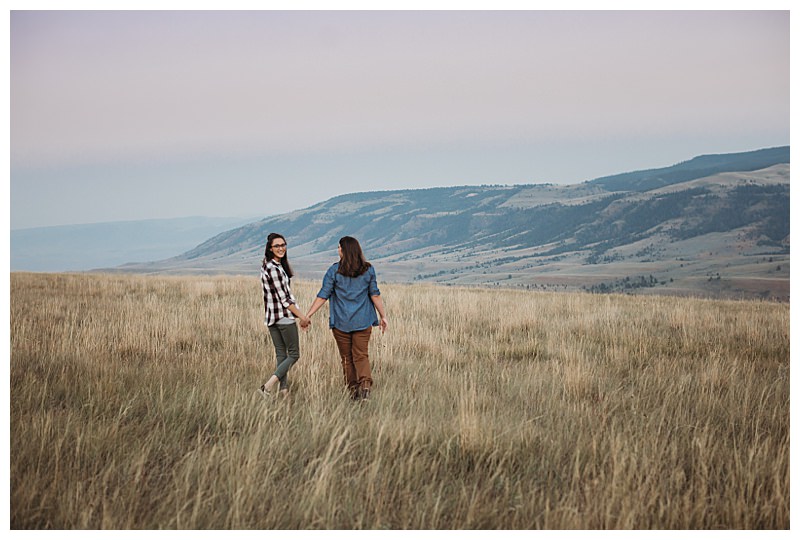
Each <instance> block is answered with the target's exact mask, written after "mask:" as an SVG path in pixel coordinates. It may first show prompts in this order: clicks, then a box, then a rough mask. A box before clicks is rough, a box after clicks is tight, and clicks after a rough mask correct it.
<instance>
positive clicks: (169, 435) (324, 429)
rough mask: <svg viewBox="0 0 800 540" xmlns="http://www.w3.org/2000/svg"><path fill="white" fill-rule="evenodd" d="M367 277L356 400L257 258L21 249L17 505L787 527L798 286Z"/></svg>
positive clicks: (213, 520)
mask: <svg viewBox="0 0 800 540" xmlns="http://www.w3.org/2000/svg"><path fill="white" fill-rule="evenodd" d="M317 287H318V284H317V283H310V282H298V283H295V284H294V288H295V292H296V295H297V297H298V300H299V303H300V306H301V308H302V309H303V310H305V309H307V308H308V306H309V305H310V303H311V301H312V300H313V297H314V295H315V293H316V290H317ZM382 293H383V298H384V301H385V303H386V307H387V310H388V313H389V322H390V328H389V331H388V332H387V333H386V334H385V335H381V334H380V333H379V332H376V333H373V339H372V342H371V345H370V347H371V359H372V365H373V376H374V379H375V386H374V390H373V399H372V400H371V401H370V402H368V403H365V404H362V405H358V404H354V403H352V402H350V401H349V400H348V399H346V396H345V393H344V388H343V386H344V385H343V381H342V376H341V372H340V367H339V360H338V357H337V353H336V348H335V344H334V341H333V338H332V336H331V334H330V332H329V330H328V328H327V308H324V309H323V310H321V311H320V313H318V314H317V315H316V316H315V318H314V323H313V325H312V328H311V330H310V331H309V332H308V333H304V334H302V335H301V347H302V358H301V359H300V361H299V362H298V363H297V364H296V366H295V368H294V369H293V370H292V371H291V372H290V386H291V389H292V397H291V398H290V399H288V400H281V399H278V398H276V399H273V400H265V399H264V398H263V397H261V396H260V395H259V394H258V393H257V391H256V390H257V388H258V386H259V385H260V384H261V383H262V382H264V381H265V380H266V378H267V377H268V376H269V375H270V373H271V370H272V369H274V358H273V356H272V349H271V345H270V343H269V341H268V337H267V332H266V329H265V328H264V326H263V324H262V317H263V304H262V300H261V291H260V283H259V280H258V277H257V275H254V277H252V278H244V277H147V276H132V275H99V274H97V275H92V274H74V275H50V274H18V273H14V274H12V275H11V334H10V335H11V366H10V384H11V399H10V422H11V423H10V428H11V429H10V433H11V447H10V450H11V459H10V479H11V486H10V487H11V490H10V491H11V512H10V515H11V527H12V528H13V529H48V528H52V529H84V528H88V529H305V528H313V529H321V528H337V529H381V528H388V529H452V528H456V529H476V528H481V529H483V528H486V529H786V528H789V525H790V522H789V521H790V520H789V305H788V304H786V303H784V304H780V303H770V302H744V301H741V302H735V301H710V300H698V299H687V298H674V297H658V296H638V297H637V296H621V295H589V294H583V293H547V292H516V291H511V290H497V289H494V290H488V289H468V288H464V289H459V288H445V287H435V286H423V285H420V286H411V285H389V284H385V285H382Z"/></svg>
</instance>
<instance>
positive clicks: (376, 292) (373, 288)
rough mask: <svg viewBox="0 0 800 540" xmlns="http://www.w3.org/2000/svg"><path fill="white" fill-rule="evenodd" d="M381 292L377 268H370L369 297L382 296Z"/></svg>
mask: <svg viewBox="0 0 800 540" xmlns="http://www.w3.org/2000/svg"><path fill="white" fill-rule="evenodd" d="M380 294H381V291H380V289H378V278H377V276H376V275H375V267H374V266H370V267H369V295H370V296H380Z"/></svg>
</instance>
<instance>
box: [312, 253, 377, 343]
mask: <svg viewBox="0 0 800 540" xmlns="http://www.w3.org/2000/svg"><path fill="white" fill-rule="evenodd" d="M338 269H339V263H334V264H332V265H331V267H330V268H328V271H327V272H325V277H324V278H322V288H321V289H320V290H319V292H318V293H317V297H319V298H324V299H325V300H329V301H330V306H329V312H330V327H331V328H336V329H338V330H341V331H342V332H356V331H358V330H365V329H367V328H369V327H370V326H378V324H379V321H378V316H377V315H376V313H375V306H374V305H373V304H372V298H371V297H373V296H378V295H380V294H381V291H380V290H378V280H377V278H376V277H375V267H374V266H370V267H369V268H368V269H367V271H366V272H364V273H363V274H361V275H360V276H358V277H354V278H351V277H347V276H343V275H342V274H339V273H338V272H337V270H338Z"/></svg>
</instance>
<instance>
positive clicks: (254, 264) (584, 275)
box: [119, 147, 789, 300]
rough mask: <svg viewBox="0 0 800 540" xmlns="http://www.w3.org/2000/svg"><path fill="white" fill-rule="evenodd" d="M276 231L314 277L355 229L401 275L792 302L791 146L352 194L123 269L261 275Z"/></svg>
mask: <svg viewBox="0 0 800 540" xmlns="http://www.w3.org/2000/svg"><path fill="white" fill-rule="evenodd" d="M273 231H276V232H280V233H282V234H284V235H285V236H286V237H287V239H288V241H289V243H290V245H291V249H290V253H289V255H290V260H292V262H293V264H294V266H295V268H296V270H297V273H298V276H299V277H305V278H309V279H318V278H319V277H321V275H322V273H323V272H324V270H325V268H327V266H328V265H329V264H330V263H331V262H333V261H334V260H335V259H336V244H337V241H338V239H339V238H340V237H341V236H343V235H351V236H355V237H356V238H358V239H359V240H360V241H361V243H362V246H363V247H364V250H365V253H366V254H367V256H368V258H369V259H370V260H371V261H372V262H373V263H375V265H376V266H377V268H378V269H379V275H380V277H381V278H382V279H386V280H390V281H428V282H438V283H443V284H451V285H499V286H507V287H524V288H528V289H530V288H545V289H553V288H561V289H584V290H588V291H593V292H637V293H653V292H656V293H668V294H688V295H697V296H710V297H743V298H745V297H747V298H750V297H763V298H779V299H784V300H788V295H789V286H788V284H789V148H788V147H781V148H772V149H765V150H759V151H754V152H744V153H739V154H722V155H714V156H700V157H697V158H694V159H692V160H689V161H687V162H684V163H680V164H677V165H675V166H674V167H668V168H663V169H654V170H650V171H640V172H633V173H625V174H621V175H616V176H611V177H604V178H598V179H595V180H592V181H588V182H585V183H582V184H575V185H568V186H563V185H553V184H540V185H513V186H504V185H484V186H464V187H448V188H432V189H419V190H400V191H384V192H368V193H354V194H348V195H342V196H339V197H335V198H332V199H329V200H327V201H324V202H322V203H319V204H316V205H314V206H311V207H309V208H306V209H303V210H298V211H295V212H291V213H288V214H284V215H279V216H274V217H270V218H267V219H264V220H261V221H256V222H253V223H249V224H247V225H244V226H242V227H238V228H235V229H232V230H229V231H226V232H224V233H221V234H218V235H217V236H214V237H213V238H210V239H209V240H207V241H205V242H203V243H202V244H200V245H198V246H197V247H195V248H194V249H192V250H190V251H187V252H186V253H183V254H182V255H180V256H177V257H173V258H170V259H166V260H162V261H158V262H154V263H149V264H137V265H125V266H122V267H120V268H119V270H124V271H137V272H159V273H163V272H166V273H219V272H225V273H256V272H257V271H258V266H259V263H260V260H261V257H262V255H263V249H264V246H263V243H264V240H265V238H266V236H267V234H269V233H270V232H273Z"/></svg>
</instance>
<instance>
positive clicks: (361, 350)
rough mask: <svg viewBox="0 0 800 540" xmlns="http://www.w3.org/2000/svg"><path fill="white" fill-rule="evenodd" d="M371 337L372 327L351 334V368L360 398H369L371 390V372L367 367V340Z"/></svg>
mask: <svg viewBox="0 0 800 540" xmlns="http://www.w3.org/2000/svg"><path fill="white" fill-rule="evenodd" d="M371 335H372V327H371V326H370V327H368V328H366V329H364V330H359V331H358V332H353V333H352V334H351V336H352V342H353V366H354V368H355V372H356V379H357V381H358V387H359V388H360V390H361V398H362V399H366V398H367V397H369V392H370V389H371V388H372V370H371V369H370V366H369V338H370V336H371Z"/></svg>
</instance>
